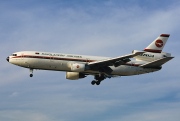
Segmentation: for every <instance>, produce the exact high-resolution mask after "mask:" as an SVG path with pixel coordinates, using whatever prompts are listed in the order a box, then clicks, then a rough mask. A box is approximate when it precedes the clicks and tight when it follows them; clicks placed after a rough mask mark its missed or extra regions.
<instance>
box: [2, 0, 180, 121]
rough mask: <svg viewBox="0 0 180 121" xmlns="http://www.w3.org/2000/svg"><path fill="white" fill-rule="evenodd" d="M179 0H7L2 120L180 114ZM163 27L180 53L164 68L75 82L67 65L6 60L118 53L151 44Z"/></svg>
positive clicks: (139, 119)
mask: <svg viewBox="0 0 180 121" xmlns="http://www.w3.org/2000/svg"><path fill="white" fill-rule="evenodd" d="M179 21H180V2H179V1H178V0H171V1H168V0H158V1H157V0H151V1H147V0H127V1H125V0H124V1H119V0H97V1H95V0H91V1H88V0H54V1H48V0H29V1H23V0H17V1H12V0H4V1H3V0H2V1H0V52H1V59H0V62H1V68H0V120H2V121H80V120H86V121H92V120H98V121H109V120H111V121H117V120H121V121H132V120H133V121H161V120H162V121H179V119H180V115H179V112H180V80H179V78H180V75H179V72H180V69H179V59H180V56H179V52H180V49H179V45H180V42H179V38H180V34H179V31H180V24H179ZM162 33H167V34H170V38H169V40H168V42H167V44H166V46H165V48H164V50H163V51H165V52H170V53H172V55H173V56H175V58H174V59H173V60H171V61H170V62H168V63H167V64H165V65H164V66H163V69H162V70H161V71H159V72H156V73H151V74H145V75H140V76H129V77H118V78H112V79H106V80H105V81H103V82H102V84H101V85H100V86H92V85H91V84H90V82H91V80H92V79H93V77H91V76H90V77H87V78H85V79H81V80H77V81H70V80H66V79H65V73H64V72H53V71H39V70H37V71H36V70H35V71H34V77H33V78H30V77H29V70H28V69H25V68H20V67H17V66H14V65H12V64H10V63H8V62H7V61H6V57H7V56H9V55H10V54H11V53H13V52H17V51H23V50H27V51H28V50H37V51H48V52H59V53H73V54H85V55H96V56H109V57H116V56H120V55H123V54H129V53H131V52H132V50H134V49H136V50H143V49H144V48H145V47H146V46H147V45H148V44H150V43H151V42H152V41H153V40H154V39H155V38H156V37H157V36H159V35H160V34H162Z"/></svg>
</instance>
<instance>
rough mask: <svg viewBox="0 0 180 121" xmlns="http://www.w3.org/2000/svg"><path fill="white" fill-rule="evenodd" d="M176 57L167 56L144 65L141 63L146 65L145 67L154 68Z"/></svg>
mask: <svg viewBox="0 0 180 121" xmlns="http://www.w3.org/2000/svg"><path fill="white" fill-rule="evenodd" d="M173 58H174V57H166V58H161V59H158V60H155V61H152V62H149V63H145V64H143V65H141V66H140V67H144V68H153V67H160V66H162V65H163V64H165V63H166V62H168V61H170V60H171V59H173Z"/></svg>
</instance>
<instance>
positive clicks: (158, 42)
mask: <svg viewBox="0 0 180 121" xmlns="http://www.w3.org/2000/svg"><path fill="white" fill-rule="evenodd" d="M155 45H156V46H157V47H158V48H161V47H162V46H163V45H164V44H163V41H162V40H160V39H158V40H156V42H155Z"/></svg>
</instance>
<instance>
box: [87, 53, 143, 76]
mask: <svg viewBox="0 0 180 121" xmlns="http://www.w3.org/2000/svg"><path fill="white" fill-rule="evenodd" d="M142 53H144V52H136V53H133V54H128V55H124V56H120V57H116V58H110V59H105V60H100V61H95V62H90V63H88V64H87V65H88V67H89V69H90V70H94V71H100V72H104V73H106V74H110V73H111V72H112V69H111V68H110V67H109V66H115V67H117V66H120V65H123V64H125V63H127V62H129V61H130V59H129V58H132V57H134V56H137V55H140V54H142Z"/></svg>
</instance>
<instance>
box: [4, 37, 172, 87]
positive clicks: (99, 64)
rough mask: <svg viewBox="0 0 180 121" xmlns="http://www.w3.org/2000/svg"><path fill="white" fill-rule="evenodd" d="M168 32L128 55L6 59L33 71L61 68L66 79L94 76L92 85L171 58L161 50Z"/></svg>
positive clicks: (156, 68) (18, 56)
mask: <svg viewBox="0 0 180 121" xmlns="http://www.w3.org/2000/svg"><path fill="white" fill-rule="evenodd" d="M169 36H170V35H169V34H161V35H160V36H159V37H157V38H156V39H155V40H154V41H153V42H152V43H151V44H150V45H149V46H147V47H146V48H145V49H144V50H142V51H139V50H133V51H132V53H131V54H127V55H123V56H119V57H115V58H111V57H99V56H87V55H76V54H63V53H51V52H39V51H21V52H15V53H13V54H12V55H10V56H9V57H7V59H6V60H7V61H8V62H10V63H12V64H14V65H17V66H20V67H24V68H29V70H30V77H33V70H34V69H38V70H53V71H65V72H66V79H69V80H77V79H81V78H85V77H86V76H88V75H92V76H94V80H93V81H92V82H91V84H92V85H95V84H96V85H99V84H100V83H101V82H102V81H103V80H104V79H106V78H112V77H117V76H131V75H139V74H145V73H150V72H155V71H159V70H161V68H162V65H163V64H165V63H166V62H168V61H169V60H171V59H172V58H174V57H171V54H170V53H166V52H162V50H163V48H164V46H165V44H166V42H167V39H168V38H169Z"/></svg>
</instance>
